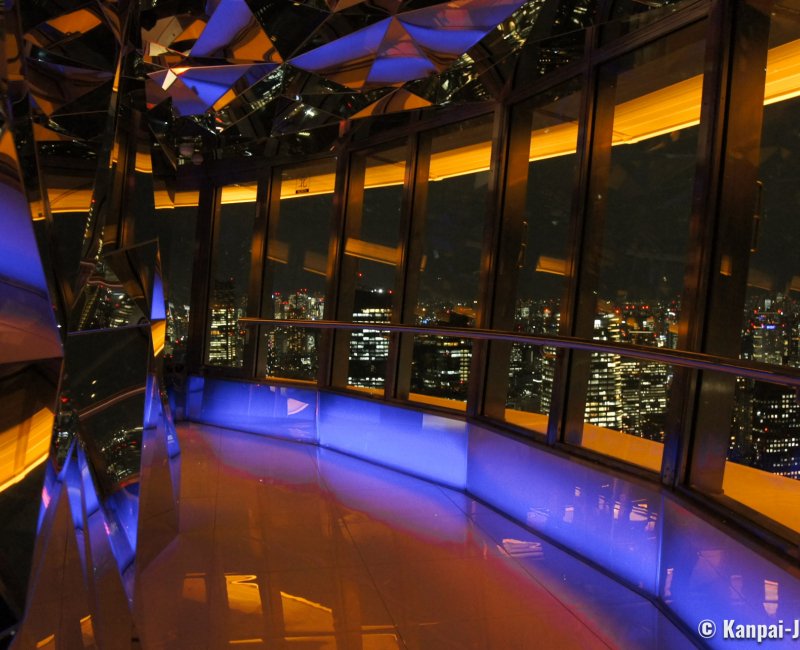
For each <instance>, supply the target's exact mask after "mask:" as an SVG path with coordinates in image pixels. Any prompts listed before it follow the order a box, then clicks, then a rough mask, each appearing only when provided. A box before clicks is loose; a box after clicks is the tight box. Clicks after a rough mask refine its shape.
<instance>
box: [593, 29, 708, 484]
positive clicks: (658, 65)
mask: <svg viewBox="0 0 800 650" xmlns="http://www.w3.org/2000/svg"><path fill="white" fill-rule="evenodd" d="M705 27H706V25H705V23H698V24H696V25H694V26H692V27H690V28H687V29H684V30H682V31H680V32H676V33H673V34H671V35H669V36H667V37H665V38H662V39H660V40H659V41H656V42H654V43H652V44H650V45H648V46H646V47H644V48H642V49H640V50H637V51H635V52H633V53H631V54H629V55H626V56H623V57H621V58H619V59H616V60H614V61H611V62H610V63H608V64H605V65H603V66H602V67H601V68H600V71H599V89H598V95H597V105H598V108H597V114H596V115H597V117H596V136H595V137H596V139H595V152H596V153H595V157H596V160H595V163H594V165H595V171H594V175H595V176H594V181H593V183H594V185H593V187H594V189H593V190H592V197H591V199H592V203H591V205H592V211H591V214H590V220H591V223H590V226H589V232H592V233H593V234H592V236H591V238H590V241H589V242H588V243H587V245H588V246H591V247H592V248H593V249H594V250H597V251H599V257H595V256H594V255H591V254H589V255H584V259H583V260H582V263H583V264H589V265H592V266H593V268H594V269H596V275H597V282H596V285H595V287H593V291H592V294H591V296H589V295H584V296H582V299H584V300H591V301H592V302H593V303H594V302H596V309H595V310H594V314H593V315H592V318H593V327H592V333H593V334H592V335H593V337H594V338H595V339H598V340H607V341H613V342H617V343H632V344H637V345H645V346H654V347H663V348H675V347H678V322H679V320H680V313H681V295H682V292H683V281H684V273H685V269H686V264H687V256H688V251H689V217H690V214H691V202H692V188H693V183H694V176H695V167H696V161H697V149H698V131H699V129H698V124H699V121H700V106H701V96H702V85H703V74H702V73H703V61H704V51H705V43H704V37H705ZM595 260H596V261H595ZM584 291H585V289H584ZM584 314H585V316H589V315H590V314H587V313H586V312H584ZM584 325H587V324H584ZM672 376H673V371H672V368H671V367H670V366H667V365H664V364H652V363H643V362H638V361H635V360H627V359H625V358H623V357H620V356H617V355H609V354H594V355H592V357H591V360H590V377H589V383H588V386H587V396H586V408H585V422H586V423H587V426H589V425H590V426H593V427H600V428H602V429H605V430H609V432H611V431H622V432H624V433H626V434H630V435H632V436H636V437H640V438H643V439H647V440H651V441H656V442H659V443H660V442H662V441H663V439H664V424H665V413H666V404H667V400H668V397H669V391H670V385H671V382H672ZM585 433H586V427H585V428H584V436H583V439H582V444H583V446H587V447H594V448H596V450H601V449H600V446H597V445H595V444H594V443H593V442H592V438H591V437H587V436H586V435H585ZM609 435H611V434H610V433H609ZM603 451H604V452H605V451H606V450H605V449H604V450H603ZM615 455H619V454H615ZM627 460H631V461H632V462H635V463H637V464H643V465H645V466H647V464H645V463H641V462H639V461H637V460H636V459H627ZM659 462H660V459H659ZM651 464H652V463H651ZM655 464H656V465H657V464H658V463H655ZM651 469H658V467H651Z"/></svg>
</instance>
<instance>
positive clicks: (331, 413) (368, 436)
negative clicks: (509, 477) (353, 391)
mask: <svg viewBox="0 0 800 650" xmlns="http://www.w3.org/2000/svg"><path fill="white" fill-rule="evenodd" d="M319 399H320V408H319V424H318V426H319V443H320V445H322V446H323V447H330V448H332V449H337V450H339V451H344V452H346V453H349V454H353V455H354V456H358V457H360V458H366V459H368V460H372V461H374V462H376V463H380V464H382V465H386V466H388V467H393V468H395V469H399V470H402V471H404V472H409V473H410V474H414V475H415V476H420V477H422V478H427V479H430V480H433V481H436V482H438V483H442V484H444V485H449V486H451V487H455V488H462V489H463V488H464V487H465V484H466V477H467V428H466V424H465V423H464V422H462V421H461V420H456V419H451V418H446V417H442V416H439V415H430V414H426V413H422V412H421V411H416V410H413V409H404V408H399V407H397V406H390V405H388V404H385V403H382V402H378V401H371V400H365V399H359V398H355V397H349V396H346V395H337V394H333V393H320V395H319Z"/></svg>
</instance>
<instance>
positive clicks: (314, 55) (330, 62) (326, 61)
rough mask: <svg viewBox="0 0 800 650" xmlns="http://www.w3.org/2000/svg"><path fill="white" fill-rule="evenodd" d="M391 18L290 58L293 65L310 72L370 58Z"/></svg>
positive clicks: (378, 45) (321, 71)
mask: <svg viewBox="0 0 800 650" xmlns="http://www.w3.org/2000/svg"><path fill="white" fill-rule="evenodd" d="M391 22H392V19H391V18H386V19H385V20H381V21H379V22H377V23H374V24H372V25H370V26H369V27H365V28H364V29H360V30H358V31H357V32H353V33H352V34H348V35H347V36H343V37H342V38H339V39H337V40H335V41H333V42H331V43H326V44H325V45H323V46H321V47H318V48H316V49H314V50H311V51H310V52H306V53H305V54H301V55H300V56H298V57H296V58H294V59H291V60H290V61H289V63H291V64H292V65H293V66H295V67H298V68H301V69H303V70H309V71H311V72H319V73H323V72H325V71H328V70H336V69H337V68H339V67H341V66H343V65H347V64H350V63H352V62H354V61H359V60H362V59H367V58H372V57H374V56H375V55H376V54H377V53H378V49H379V48H380V45H381V42H382V41H383V37H384V36H385V34H386V31H387V29H389V25H390V23H391Z"/></svg>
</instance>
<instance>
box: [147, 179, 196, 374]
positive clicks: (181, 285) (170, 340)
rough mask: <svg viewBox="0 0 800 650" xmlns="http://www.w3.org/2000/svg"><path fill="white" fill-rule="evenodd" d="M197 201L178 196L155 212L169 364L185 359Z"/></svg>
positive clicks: (165, 349) (166, 358)
mask: <svg viewBox="0 0 800 650" xmlns="http://www.w3.org/2000/svg"><path fill="white" fill-rule="evenodd" d="M197 201H198V197H197V193H193V194H191V195H178V197H176V199H175V204H176V205H175V207H174V208H169V209H159V210H157V211H156V219H157V220H156V224H157V227H158V245H159V251H160V253H161V269H162V272H163V274H164V282H165V284H166V296H165V298H166V301H167V336H166V339H165V343H164V359H165V361H166V362H167V363H169V364H171V365H172V366H179V365H182V364H183V363H184V362H185V360H186V344H187V342H188V338H189V318H190V309H189V304H190V302H191V292H192V265H193V259H192V254H193V252H194V246H193V244H194V238H195V230H196V229H197Z"/></svg>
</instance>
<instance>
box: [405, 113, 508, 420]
mask: <svg viewBox="0 0 800 650" xmlns="http://www.w3.org/2000/svg"><path fill="white" fill-rule="evenodd" d="M492 122H493V115H492V114H489V115H485V116H481V117H479V118H476V119H473V120H469V121H467V122H463V123H460V124H453V125H448V126H447V127H445V128H442V129H439V130H437V131H435V132H434V133H433V135H432V138H431V163H430V171H429V175H428V179H429V182H428V197H427V204H426V207H425V226H424V234H423V237H422V257H421V261H420V272H419V290H418V293H417V307H416V322H417V324H421V325H432V326H448V325H449V326H455V327H473V326H474V325H475V317H476V314H477V310H478V275H479V272H480V265H481V248H482V243H483V227H484V220H485V217H486V200H487V189H488V183H489V175H490V174H489V166H490V161H491V150H492ZM471 355H472V345H471V343H470V342H469V341H461V340H457V339H450V338H440V337H416V338H415V340H414V352H413V372H412V378H411V394H410V398H411V399H415V400H424V401H429V400H426V398H425V396H428V397H434V398H437V399H438V400H448V401H449V402H445V403H446V404H448V405H450V406H452V407H453V408H459V407H460V406H459V405H458V404H457V403H453V402H452V401H453V400H459V401H462V402H463V401H464V400H465V399H466V394H467V381H468V379H469V360H470V357H471ZM456 365H457V366H458V370H457V371H456V369H455V366H456ZM462 406H463V405H462Z"/></svg>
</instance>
